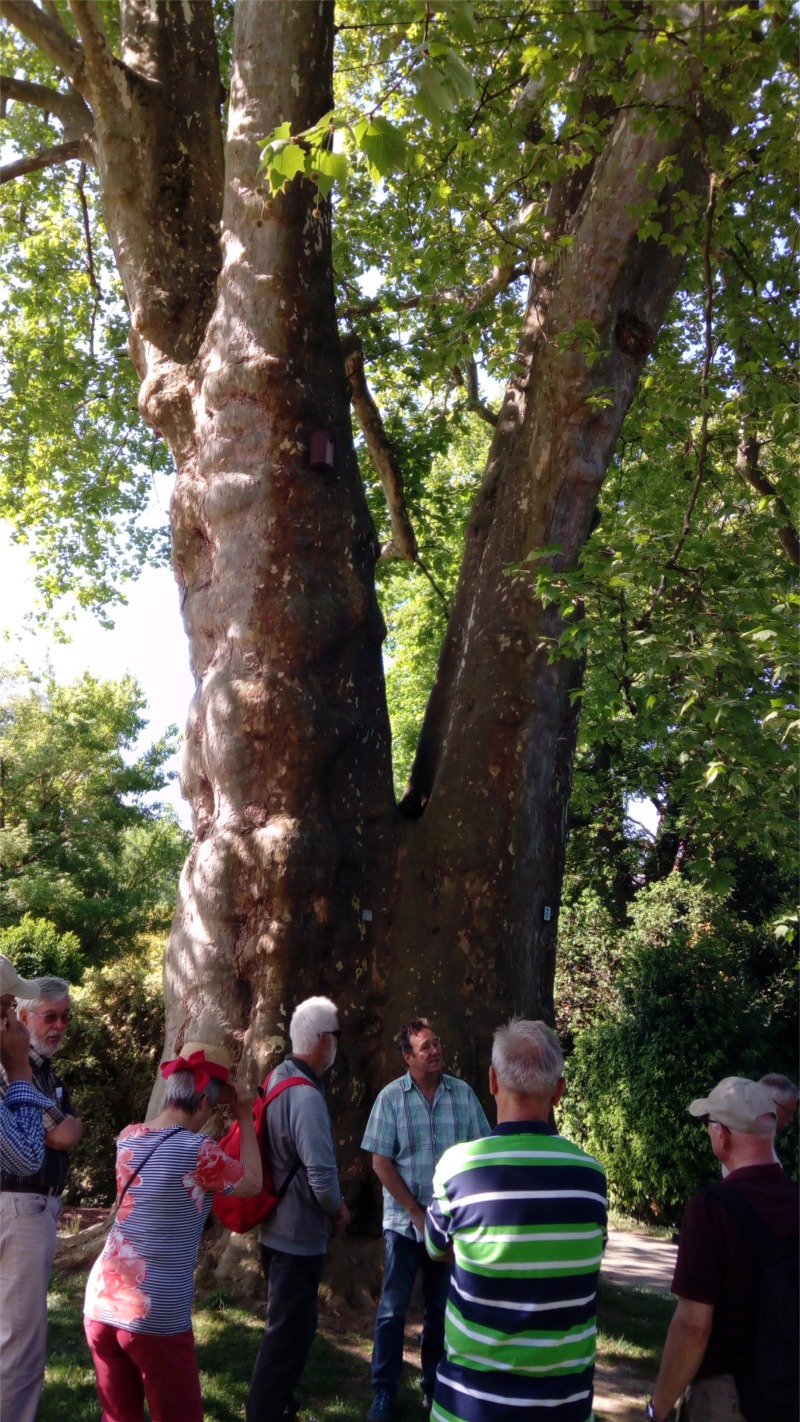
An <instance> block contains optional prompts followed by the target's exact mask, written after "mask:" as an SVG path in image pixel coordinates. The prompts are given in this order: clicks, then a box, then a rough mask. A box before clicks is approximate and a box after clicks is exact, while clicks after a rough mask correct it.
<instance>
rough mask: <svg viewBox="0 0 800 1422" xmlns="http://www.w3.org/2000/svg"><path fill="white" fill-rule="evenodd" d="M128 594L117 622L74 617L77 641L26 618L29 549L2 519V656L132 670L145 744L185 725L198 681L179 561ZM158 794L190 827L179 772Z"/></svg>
mask: <svg viewBox="0 0 800 1422" xmlns="http://www.w3.org/2000/svg"><path fill="white" fill-rule="evenodd" d="M127 596H128V603H127V606H125V607H121V608H119V610H118V611H116V612H115V613H114V619H115V626H114V627H113V628H112V629H110V630H109V629H106V628H104V627H101V626H100V624H99V622H97V620H96V619H95V618H94V617H92V616H90V614H88V613H85V612H79V613H78V614H77V618H76V620H75V622H74V623H71V624H69V626H70V630H71V641H70V642H68V643H67V644H66V645H63V644H60V643H59V642H57V641H56V640H55V639H54V637H53V635H52V632H51V631H48V629H47V627H46V626H45V627H38V626H36V625H35V624H34V625H31V624H30V623H29V622H27V623H26V614H30V613H31V612H32V611H33V610H34V608H35V607H36V603H37V598H36V590H35V588H34V585H33V580H32V577H31V574H30V568H29V564H28V559H27V555H26V553H25V550H24V548H20V547H18V546H16V545H14V544H13V543H12V542H11V539H10V536H9V529H8V525H6V524H3V523H2V522H0V662H1V663H2V664H3V665H6V666H8V665H13V664H14V663H15V662H18V661H20V660H22V661H24V662H26V663H27V664H28V666H30V668H31V669H32V670H34V671H40V670H43V669H44V668H45V667H46V666H47V663H48V661H49V662H50V665H51V666H52V668H53V672H54V674H55V676H56V679H57V680H58V681H60V682H66V681H72V680H74V679H75V678H76V677H79V676H80V675H81V674H82V673H83V672H84V671H90V672H92V673H93V674H94V675H95V676H98V677H105V678H111V679H116V678H118V677H122V676H124V675H125V673H126V672H130V674H131V675H132V676H135V677H136V680H137V681H138V682H139V684H140V686H141V688H142V691H143V692H144V696H145V699H146V701H147V706H148V708H149V709H148V712H147V713H146V714H147V715H148V716H149V721H148V725H147V727H146V729H145V731H144V733H143V735H142V737H141V740H140V747H144V746H146V745H149V744H150V743H151V742H152V741H154V740H156V739H157V738H158V736H160V735H161V733H162V732H163V731H164V729H165V727H166V726H168V725H170V724H171V723H173V722H174V723H175V724H176V725H177V726H179V727H180V728H181V729H183V726H184V724H185V722H186V714H187V711H188V709H189V702H190V700H191V698H192V695H193V693H194V681H193V678H192V675H191V672H190V670H189V644H188V642H187V639H186V633H185V632H184V630H183V623H182V622H181V617H180V611H179V606H178V589H177V586H176V583H175V579H174V577H173V574H172V569H171V568H145V569H144V570H143V571H142V573H141V576H140V577H139V578H138V580H137V581H136V582H135V583H131V584H129V587H128V593H127ZM172 768H174V766H173V767H172ZM158 798H159V799H161V800H166V801H167V802H168V803H169V804H171V805H174V807H175V809H176V810H177V811H178V814H179V815H180V818H181V823H182V824H184V825H185V826H186V827H187V828H188V827H189V825H190V820H191V815H190V811H189V807H188V805H187V804H186V803H185V802H184V801H183V799H182V798H181V794H180V789H179V787H178V783H177V780H175V781H173V782H172V784H171V785H170V786H169V787H168V789H167V790H166V791H164V792H162V794H161V795H160V796H159V797H158Z"/></svg>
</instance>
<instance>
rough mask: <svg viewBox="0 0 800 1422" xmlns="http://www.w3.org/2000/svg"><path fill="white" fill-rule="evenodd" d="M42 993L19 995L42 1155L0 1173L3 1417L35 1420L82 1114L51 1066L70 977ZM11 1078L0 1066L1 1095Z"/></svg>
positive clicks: (43, 984) (43, 986)
mask: <svg viewBox="0 0 800 1422" xmlns="http://www.w3.org/2000/svg"><path fill="white" fill-rule="evenodd" d="M38 987H39V996H38V997H36V998H20V999H19V1002H18V1011H19V1020H20V1022H21V1023H22V1024H23V1026H25V1027H26V1028H27V1030H28V1034H29V1036H30V1055H29V1062H30V1067H31V1077H32V1085H33V1086H34V1087H35V1088H36V1090H37V1091H39V1092H41V1093H42V1095H43V1096H45V1097H47V1099H48V1102H49V1105H48V1106H47V1107H46V1108H45V1109H44V1111H43V1116H44V1131H45V1136H44V1140H45V1151H44V1160H43V1162H42V1164H41V1166H40V1167H39V1169H38V1170H37V1171H35V1172H34V1173H33V1174H30V1175H15V1174H12V1173H11V1172H10V1171H6V1170H3V1171H2V1174H1V1175H0V1277H1V1278H2V1282H3V1287H2V1297H1V1301H0V1397H2V1406H3V1422H35V1418H36V1411H37V1408H38V1406H39V1396H40V1393H41V1390H42V1383H43V1381H44V1368H45V1357H46V1352H47V1288H48V1285H49V1283H50V1271H51V1269H52V1265H53V1254H54V1252H55V1247H56V1229H57V1225H58V1216H59V1214H60V1211H61V1195H62V1193H63V1190H64V1185H65V1183H66V1178H67V1170H68V1168H69V1153H70V1151H71V1150H73V1149H74V1147H75V1146H76V1145H77V1143H78V1141H79V1140H80V1135H81V1121H80V1117H79V1116H78V1115H77V1113H76V1111H75V1109H74V1107H73V1105H72V1102H71V1101H70V1097H69V1092H68V1091H67V1088H66V1086H65V1085H64V1082H63V1081H62V1080H61V1077H60V1076H59V1075H58V1073H57V1072H56V1071H55V1070H54V1068H53V1065H52V1058H53V1057H54V1056H55V1054H56V1052H57V1051H58V1049H59V1047H60V1046H61V1044H62V1042H63V1040H64V1035H65V1033H66V1030H67V1027H68V1025H69V1021H70V1016H71V1005H70V996H69V983H66V982H64V980H63V978H52V977H48V978H41V979H39V982H38ZM7 1090H8V1078H7V1076H6V1073H5V1071H3V1070H2V1069H1V1068H0V1098H4V1097H5V1094H6V1091H7Z"/></svg>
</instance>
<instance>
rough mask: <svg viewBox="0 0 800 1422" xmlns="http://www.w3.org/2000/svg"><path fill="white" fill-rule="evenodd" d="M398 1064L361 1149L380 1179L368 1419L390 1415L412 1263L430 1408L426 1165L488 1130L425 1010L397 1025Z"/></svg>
mask: <svg viewBox="0 0 800 1422" xmlns="http://www.w3.org/2000/svg"><path fill="white" fill-rule="evenodd" d="M395 1041H396V1043H397V1046H398V1047H399V1048H400V1053H401V1055H402V1058H403V1061H404V1062H405V1064H406V1067H407V1071H406V1073H405V1075H404V1076H401V1077H398V1079H397V1080H396V1081H392V1082H390V1083H389V1085H388V1086H385V1087H384V1088H383V1091H382V1092H381V1093H380V1095H379V1096H378V1099H377V1100H376V1102H375V1105H374V1106H373V1108H372V1112H371V1114H370V1118H369V1121H368V1122H367V1129H366V1131H365V1133H364V1139H363V1141H362V1142H361V1148H362V1150H368V1151H371V1152H372V1167H373V1169H374V1171H375V1174H376V1175H377V1177H378V1179H379V1180H380V1182H381V1185H382V1186H383V1238H384V1244H385V1251H386V1253H385V1265H384V1274H383V1291H382V1293H381V1301H380V1304H379V1305H378V1312H377V1315H376V1318H375V1340H374V1346H373V1350H372V1406H371V1407H370V1410H369V1413H368V1414H367V1415H368V1422H389V1419H390V1418H391V1416H392V1412H393V1409H394V1400H395V1395H396V1393H397V1388H398V1385H399V1382H400V1372H401V1369H402V1366H403V1335H404V1331H405V1321H406V1312H407V1310H408V1304H409V1300H410V1298H411V1291H412V1289H413V1287H414V1280H415V1278H416V1275H417V1270H418V1269H420V1270H421V1271H422V1288H423V1297H424V1302H425V1316H424V1322H423V1326H422V1349H421V1353H422V1358H421V1361H422V1398H423V1406H424V1408H425V1410H426V1411H430V1407H431V1400H432V1397H433V1388H434V1383H435V1382H436V1369H437V1367H438V1365H439V1362H440V1360H441V1358H442V1355H443V1353H444V1310H445V1305H446V1303H447V1294H448V1290H449V1286H450V1268H449V1266H448V1265H447V1264H439V1263H434V1262H433V1261H432V1260H431V1259H430V1258H429V1257H428V1254H427V1251H426V1249H425V1245H424V1243H423V1239H424V1232H425V1210H426V1207H427V1206H428V1205H429V1204H430V1202H431V1200H432V1198H433V1174H434V1171H435V1169H436V1166H437V1164H438V1161H439V1159H440V1157H441V1156H443V1155H444V1152H445V1151H446V1150H449V1148H450V1146H453V1145H457V1144H459V1142H461V1141H471V1140H475V1139H476V1138H477V1137H478V1136H486V1135H488V1134H489V1123H488V1121H487V1120H486V1117H485V1116H484V1114H483V1111H482V1110H481V1106H480V1102H479V1101H478V1098H477V1096H476V1095H475V1092H474V1091H473V1090H472V1088H471V1087H470V1086H467V1084H466V1082H464V1081H459V1079H458V1077H455V1076H446V1075H445V1074H444V1072H443V1071H442V1044H441V1042H440V1041H439V1038H438V1036H437V1035H436V1032H435V1031H434V1029H433V1027H432V1026H431V1024H430V1022H429V1021H428V1019H427V1018H426V1017H418V1018H415V1020H414V1021H413V1022H409V1023H407V1025H406V1026H405V1027H403V1028H401V1030H400V1031H399V1032H398V1034H397V1036H396V1038H395Z"/></svg>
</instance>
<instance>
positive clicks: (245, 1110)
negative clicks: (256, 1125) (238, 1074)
mask: <svg viewBox="0 0 800 1422" xmlns="http://www.w3.org/2000/svg"><path fill="white" fill-rule="evenodd" d="M230 1085H231V1086H232V1088H233V1101H232V1103H231V1104H232V1107H233V1114H234V1117H235V1119H236V1120H237V1121H251V1120H252V1119H253V1102H254V1101H255V1099H256V1095H255V1092H254V1091H251V1090H250V1088H249V1086H243V1085H242V1084H241V1082H238V1081H232V1082H231V1083H230Z"/></svg>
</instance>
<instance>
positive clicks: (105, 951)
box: [0, 669, 189, 963]
mask: <svg viewBox="0 0 800 1422" xmlns="http://www.w3.org/2000/svg"><path fill="white" fill-rule="evenodd" d="M0 691H1V692H2V701H0V927H13V926H14V925H16V924H19V923H20V922H21V921H23V920H24V919H25V918H26V916H30V917H31V918H33V919H46V920H47V921H48V922H49V923H50V924H52V925H54V929H55V931H56V932H57V934H59V935H62V936H63V935H64V934H74V935H75V936H76V937H77V940H78V942H79V944H80V950H81V953H82V954H83V957H84V959H85V961H86V962H87V963H96V962H100V961H102V960H104V959H106V958H108V957H109V956H110V955H112V954H115V953H119V952H121V951H123V950H124V949H125V948H126V947H130V946H131V945H132V944H133V943H134V941H135V939H136V937H137V935H138V934H141V933H143V932H145V931H147V930H150V931H156V930H158V929H161V928H166V927H167V926H168V924H169V921H170V918H171V914H172V905H173V903H174V894H175V884H176V882H177V879H178V876H179V874H180V868H181V864H182V862H183V858H184V856H185V854H186V852H187V847H188V843H189V837H188V835H186V834H185V833H184V831H183V830H182V829H181V828H180V825H179V824H178V821H177V818H176V816H175V814H174V812H173V811H172V810H170V809H167V808H165V807H164V806H163V805H158V804H155V805H154V804H150V803H148V797H150V796H152V795H153V794H154V793H158V792H159V791H161V790H163V789H164V787H165V785H166V784H167V783H168V781H169V779H170V778H171V774H170V772H168V771H166V770H165V763H166V762H167V760H168V759H169V757H170V756H171V755H172V754H173V753H174V751H175V749H176V747H177V743H178V736H177V731H176V730H175V728H174V727H170V728H168V730H167V731H166V732H165V734H164V735H163V736H162V737H161V738H160V739H159V740H157V741H155V742H154V743H153V744H152V745H151V746H150V747H149V748H148V749H147V750H145V751H144V752H143V753H140V754H136V753H135V752H134V747H135V744H136V742H137V740H138V738H139V736H140V734H141V732H142V730H143V729H144V727H145V725H146V724H147V723H146V718H145V717H144V715H143V714H142V713H143V711H144V707H145V702H144V697H143V695H142V692H141V689H140V687H139V685H138V684H137V682H136V681H135V680H134V679H133V678H132V677H129V676H126V677H123V678H122V679H121V680H119V681H104V680H100V679H98V678H96V677H93V676H90V675H89V674H88V673H84V675H83V676H81V677H79V678H78V679H77V680H75V681H73V682H71V683H69V684H68V685H63V686H62V685H59V683H58V682H57V681H56V680H55V678H54V677H53V676H52V675H51V674H45V675H43V676H41V677H36V676H34V675H32V674H31V673H30V672H28V671H27V670H25V669H23V670H21V671H18V672H16V673H13V674H8V673H7V674H5V676H3V677H2V680H0ZM11 956H13V954H12V955H11Z"/></svg>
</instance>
